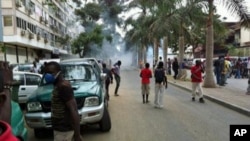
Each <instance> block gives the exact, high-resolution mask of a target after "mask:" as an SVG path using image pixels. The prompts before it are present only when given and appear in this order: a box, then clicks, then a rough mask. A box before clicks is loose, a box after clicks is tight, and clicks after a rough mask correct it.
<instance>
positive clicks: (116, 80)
mask: <svg viewBox="0 0 250 141" xmlns="http://www.w3.org/2000/svg"><path fill="white" fill-rule="evenodd" d="M115 82H116V86H115V94H117V92H118V89H119V87H120V83H121V77H120V76H119V75H115Z"/></svg>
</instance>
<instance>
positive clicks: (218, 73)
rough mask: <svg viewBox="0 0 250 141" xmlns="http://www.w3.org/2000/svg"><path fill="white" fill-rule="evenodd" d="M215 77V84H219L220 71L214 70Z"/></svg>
mask: <svg viewBox="0 0 250 141" xmlns="http://www.w3.org/2000/svg"><path fill="white" fill-rule="evenodd" d="M215 75H216V82H217V84H220V83H221V82H220V81H221V72H220V69H215Z"/></svg>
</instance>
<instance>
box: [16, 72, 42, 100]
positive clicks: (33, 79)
mask: <svg viewBox="0 0 250 141" xmlns="http://www.w3.org/2000/svg"><path fill="white" fill-rule="evenodd" d="M41 79H42V75H41V74H37V73H31V72H19V71H14V72H13V80H14V83H15V85H14V86H13V92H14V93H13V100H15V101H17V102H18V103H20V104H25V103H26V101H27V100H28V97H29V96H30V95H31V94H32V93H33V92H34V91H35V90H36V89H37V88H38V85H39V83H40V81H41Z"/></svg>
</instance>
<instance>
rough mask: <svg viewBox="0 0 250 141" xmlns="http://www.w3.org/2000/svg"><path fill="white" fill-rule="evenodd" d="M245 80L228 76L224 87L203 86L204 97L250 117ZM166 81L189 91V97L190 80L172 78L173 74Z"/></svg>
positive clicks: (249, 98)
mask: <svg viewBox="0 0 250 141" xmlns="http://www.w3.org/2000/svg"><path fill="white" fill-rule="evenodd" d="M247 81H248V80H247V79H234V78H230V79H228V81H227V82H228V84H227V85H226V86H224V87H221V86H218V87H217V88H204V87H203V93H204V97H205V98H206V99H209V100H211V101H213V102H216V103H218V104H221V105H222V106H225V107H227V108H230V109H232V110H235V111H237V112H240V113H242V114H244V115H246V116H249V117H250V95H246V94H245V93H246V89H247V86H248V84H247ZM168 83H169V84H172V85H174V86H177V87H179V88H182V89H184V90H187V91H190V98H191V81H190V80H187V81H183V80H174V79H173V76H170V75H168Z"/></svg>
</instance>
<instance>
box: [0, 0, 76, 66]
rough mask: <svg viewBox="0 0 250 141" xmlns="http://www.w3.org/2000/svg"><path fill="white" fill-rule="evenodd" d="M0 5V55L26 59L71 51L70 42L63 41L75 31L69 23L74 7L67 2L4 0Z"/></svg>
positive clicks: (56, 56)
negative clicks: (0, 43) (70, 27)
mask: <svg viewBox="0 0 250 141" xmlns="http://www.w3.org/2000/svg"><path fill="white" fill-rule="evenodd" d="M0 7H1V9H0V16H1V18H0V42H2V45H1V46H2V47H1V48H2V49H1V51H0V59H2V60H7V61H9V62H10V63H25V62H32V61H34V59H35V58H39V59H43V58H58V57H59V56H60V55H65V54H70V52H71V51H70V45H69V44H65V43H64V44H62V42H61V40H63V37H65V36H66V35H69V36H71V37H72V36H74V34H75V33H74V32H72V31H74V30H71V32H70V30H69V28H68V26H67V24H68V22H69V21H70V20H72V19H70V18H72V15H69V13H72V8H71V7H70V6H69V5H68V4H67V3H66V2H61V0H1V1H0ZM70 10H71V11H70ZM1 57H2V58H1Z"/></svg>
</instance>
